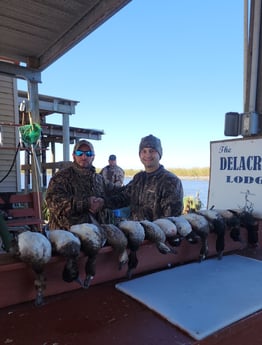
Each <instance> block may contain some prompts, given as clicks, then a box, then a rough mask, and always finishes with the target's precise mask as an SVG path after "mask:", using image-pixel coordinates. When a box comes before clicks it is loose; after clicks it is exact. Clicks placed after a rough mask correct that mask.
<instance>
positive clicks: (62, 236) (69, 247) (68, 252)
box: [48, 229, 82, 286]
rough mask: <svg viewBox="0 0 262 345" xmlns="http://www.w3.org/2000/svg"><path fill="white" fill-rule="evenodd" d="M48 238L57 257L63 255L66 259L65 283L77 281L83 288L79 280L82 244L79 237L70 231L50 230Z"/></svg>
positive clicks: (63, 276)
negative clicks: (79, 260)
mask: <svg viewBox="0 0 262 345" xmlns="http://www.w3.org/2000/svg"><path fill="white" fill-rule="evenodd" d="M48 238H49V240H50V242H51V244H52V250H53V253H54V254H55V255H61V256H63V257H65V258H66V263H65V266H64V269H63V273H62V278H63V280H64V281H65V282H67V283H71V282H73V281H76V282H77V283H79V284H80V285H81V286H82V282H81V280H80V278H79V268H78V258H79V254H80V247H81V243H80V240H79V238H78V237H77V236H75V235H74V234H72V233H71V232H70V231H68V230H62V229H57V230H50V231H49V232H48Z"/></svg>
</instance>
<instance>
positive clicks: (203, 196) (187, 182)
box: [21, 175, 209, 208]
mask: <svg viewBox="0 0 262 345" xmlns="http://www.w3.org/2000/svg"><path fill="white" fill-rule="evenodd" d="M23 177H24V176H23ZM50 178H51V176H50V175H48V176H47V181H48V182H49V180H50ZM130 180H131V178H130V177H126V178H125V180H124V184H127V183H128V182H129V181H130ZM182 184H183V188H184V196H193V197H195V196H196V195H197V194H199V198H200V200H201V202H202V204H203V208H206V206H207V197H208V185H209V181H208V180H196V179H182ZM21 185H22V189H23V188H24V178H22V179H21Z"/></svg>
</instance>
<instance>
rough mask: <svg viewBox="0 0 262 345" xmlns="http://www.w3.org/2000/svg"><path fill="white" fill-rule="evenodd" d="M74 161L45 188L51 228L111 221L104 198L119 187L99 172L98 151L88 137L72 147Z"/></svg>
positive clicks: (67, 227) (67, 228) (66, 227)
mask: <svg viewBox="0 0 262 345" xmlns="http://www.w3.org/2000/svg"><path fill="white" fill-rule="evenodd" d="M72 156H73V163H72V164H71V165H70V166H69V167H67V168H65V169H62V170H60V171H58V172H57V173H56V174H55V175H54V176H53V177H52V178H51V180H50V182H49V185H48V189H47V192H46V204H47V208H48V210H49V214H50V216H49V228H50V229H51V230H52V229H65V230H69V229H70V227H71V226H72V225H75V224H82V223H92V222H93V220H94V219H95V220H96V221H97V222H99V223H109V222H110V221H111V219H110V215H111V212H110V211H109V210H107V209H102V210H100V211H98V210H99V209H101V204H100V203H101V200H102V199H101V198H103V199H104V198H106V197H107V196H109V195H110V193H111V192H113V191H115V189H116V188H117V187H116V186H114V185H113V184H112V183H108V182H106V181H105V180H104V178H103V176H102V175H100V174H98V173H96V169H95V167H94V166H93V161H94V158H95V151H94V147H93V145H92V144H91V143H90V142H89V141H87V140H80V141H79V142H78V143H76V144H75V146H74V150H73V154H72Z"/></svg>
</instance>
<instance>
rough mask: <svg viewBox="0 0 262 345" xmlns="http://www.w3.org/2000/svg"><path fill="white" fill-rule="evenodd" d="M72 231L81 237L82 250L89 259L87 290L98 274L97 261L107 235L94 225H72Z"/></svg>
mask: <svg viewBox="0 0 262 345" xmlns="http://www.w3.org/2000/svg"><path fill="white" fill-rule="evenodd" d="M70 231H71V232H72V233H73V234H75V235H76V236H78V237H79V239H80V242H81V250H82V252H83V253H84V255H85V256H86V257H87V260H86V264H85V274H86V277H85V279H84V282H83V287H84V288H85V289H87V288H88V287H89V286H90V283H91V281H92V279H93V278H94V276H95V274H96V259H97V255H98V252H99V250H100V249H101V248H102V247H103V246H104V244H105V241H106V239H105V234H104V231H103V230H102V228H101V227H98V226H97V225H95V224H92V223H83V224H75V225H72V226H71V227H70Z"/></svg>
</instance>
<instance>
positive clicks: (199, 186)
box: [124, 177, 209, 208]
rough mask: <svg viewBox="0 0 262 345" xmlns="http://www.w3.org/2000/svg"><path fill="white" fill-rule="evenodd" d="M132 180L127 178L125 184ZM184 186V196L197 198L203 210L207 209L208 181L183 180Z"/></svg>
mask: <svg viewBox="0 0 262 345" xmlns="http://www.w3.org/2000/svg"><path fill="white" fill-rule="evenodd" d="M130 180H131V178H130V177H126V178H125V181H124V183H125V184H127V183H128V182H129V181H130ZM181 181H182V184H183V188H184V196H193V197H195V196H197V194H198V195H199V198H200V200H201V202H202V204H203V206H202V208H206V207H207V197H208V185H209V181H208V180H195V179H188V180H187V179H182V180H181Z"/></svg>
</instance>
